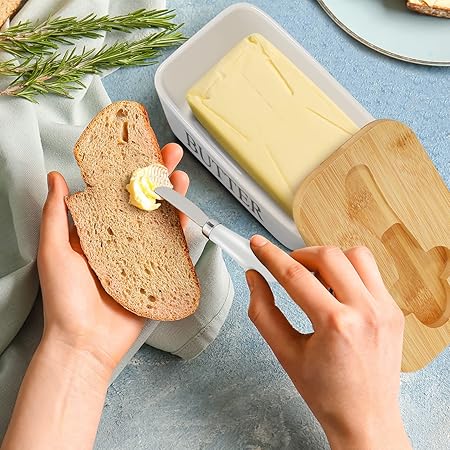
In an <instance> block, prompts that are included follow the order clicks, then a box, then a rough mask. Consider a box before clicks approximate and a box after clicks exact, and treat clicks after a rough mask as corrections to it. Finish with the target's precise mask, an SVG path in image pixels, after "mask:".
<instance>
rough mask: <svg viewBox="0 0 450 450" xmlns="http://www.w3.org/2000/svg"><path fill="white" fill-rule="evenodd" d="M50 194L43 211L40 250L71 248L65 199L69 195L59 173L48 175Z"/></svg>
mask: <svg viewBox="0 0 450 450" xmlns="http://www.w3.org/2000/svg"><path fill="white" fill-rule="evenodd" d="M47 183H48V194H47V200H46V201H45V204H44V209H43V211H42V222H41V232H40V242H39V247H40V249H41V250H42V249H46V248H54V247H55V245H56V246H58V247H59V248H61V247H64V246H69V221H68V217H67V207H66V203H65V201H64V197H66V196H67V195H68V194H69V189H68V187H67V184H66V181H65V180H64V178H63V176H62V175H61V174H60V173H58V172H50V173H49V174H48V175H47Z"/></svg>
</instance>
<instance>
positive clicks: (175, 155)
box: [161, 143, 183, 173]
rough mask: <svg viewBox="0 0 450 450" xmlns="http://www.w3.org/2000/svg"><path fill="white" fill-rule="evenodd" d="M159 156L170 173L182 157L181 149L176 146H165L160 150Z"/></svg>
mask: <svg viewBox="0 0 450 450" xmlns="http://www.w3.org/2000/svg"><path fill="white" fill-rule="evenodd" d="M161 155H162V159H163V162H164V165H165V166H166V167H167V170H168V171H169V173H172V172H173V171H174V170H175V167H177V165H178V164H179V163H180V161H181V158H182V157H183V149H182V148H181V146H180V145H178V144H174V143H172V144H166V145H165V146H164V147H163V148H162V150H161Z"/></svg>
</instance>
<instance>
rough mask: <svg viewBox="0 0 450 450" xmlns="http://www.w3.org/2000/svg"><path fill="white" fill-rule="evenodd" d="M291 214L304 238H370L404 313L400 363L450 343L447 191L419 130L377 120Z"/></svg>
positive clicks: (409, 366)
mask: <svg viewBox="0 0 450 450" xmlns="http://www.w3.org/2000/svg"><path fill="white" fill-rule="evenodd" d="M293 216H294V220H295V223H296V225H297V228H298V230H299V232H300V234H301V235H302V236H303V238H304V240H305V243H306V245H338V246H340V247H342V248H343V249H348V248H351V247H354V246H358V245H365V246H367V247H368V248H370V250H371V251H372V252H373V254H374V256H375V259H376V260H377V263H378V266H379V268H380V272H381V275H382V277H383V280H384V282H385V284H386V286H387V288H388V289H389V291H390V293H391V295H392V296H393V297H394V299H395V301H396V302H397V304H398V305H399V306H400V308H401V309H402V311H403V313H404V315H405V318H406V320H405V334H404V346H403V360H402V370H403V371H414V370H418V369H420V368H422V367H424V366H425V365H426V364H428V363H429V362H430V361H431V360H432V359H433V358H435V357H436V356H437V355H438V354H439V353H440V352H441V351H442V350H444V349H445V347H446V346H447V345H448V344H449V343H450V285H449V281H450V250H449V249H450V195H449V191H448V189H447V187H446V186H445V184H444V182H443V181H442V179H441V178H440V176H439V174H438V172H437V171H436V169H435V167H434V166H433V163H432V162H431V160H430V159H429V157H428V155H427V154H426V152H425V151H424V149H423V147H422V146H421V144H420V142H419V141H418V139H417V137H416V136H415V135H414V133H413V132H412V131H411V130H410V129H409V128H408V127H406V126H405V125H403V124H401V123H399V122H395V121H391V120H378V121H375V122H372V123H370V124H368V125H367V126H365V127H364V128H362V129H361V130H360V131H359V132H358V133H357V134H356V135H355V136H353V137H352V138H351V139H350V140H349V141H348V142H346V143H345V144H344V145H343V146H341V147H340V148H339V149H338V150H337V151H336V152H335V153H333V154H332V155H331V156H330V157H329V158H328V159H326V160H325V161H324V162H323V163H322V164H321V165H320V166H319V167H318V168H317V169H316V170H314V171H313V172H312V173H311V174H310V175H309V176H308V177H306V178H305V179H304V181H303V182H302V183H301V185H300V187H299V189H298V191H297V193H296V196H295V198H294V206H293Z"/></svg>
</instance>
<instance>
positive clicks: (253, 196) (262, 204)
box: [155, 3, 373, 249]
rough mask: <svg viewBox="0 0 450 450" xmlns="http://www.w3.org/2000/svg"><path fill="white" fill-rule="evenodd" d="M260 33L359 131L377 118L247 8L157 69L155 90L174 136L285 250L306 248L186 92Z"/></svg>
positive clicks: (217, 22)
mask: <svg viewBox="0 0 450 450" xmlns="http://www.w3.org/2000/svg"><path fill="white" fill-rule="evenodd" d="M253 33H259V34H261V35H262V36H264V37H265V38H266V39H268V40H269V41H271V42H272V43H273V44H274V45H275V46H276V47H277V48H278V49H279V50H280V51H281V52H283V53H284V55H286V56H287V57H288V58H289V59H290V60H291V61H292V62H293V63H294V64H295V65H296V66H297V67H298V68H299V69H300V70H301V71H302V72H303V73H304V74H305V75H306V76H307V77H309V78H310V79H311V80H312V81H313V82H314V83H315V84H316V85H317V86H318V87H319V88H320V89H321V90H322V91H323V92H324V93H325V94H326V95H327V96H328V97H329V98H330V99H331V100H332V101H333V102H334V103H335V104H336V105H337V106H338V107H339V108H340V109H341V110H342V111H343V112H345V114H346V115H347V116H348V117H349V118H350V119H351V120H352V121H353V122H354V123H355V125H356V126H357V127H358V128H361V127H363V126H364V125H366V124H367V123H368V122H371V121H372V120H373V117H372V116H371V115H370V114H369V113H368V112H367V111H366V110H365V109H364V108H363V107H362V106H361V105H360V104H359V103H358V102H357V101H356V100H355V99H354V98H353V97H352V96H351V95H350V94H349V93H348V92H347V91H346V90H345V89H344V88H343V87H342V86H341V85H340V84H339V83H338V82H337V81H336V80H335V79H334V78H333V77H331V75H330V74H328V72H326V70H325V69H324V68H323V67H322V66H320V64H319V63H317V61H315V60H314V59H313V58H312V57H311V56H310V55H309V54H308V53H307V52H306V51H305V50H304V49H303V48H302V47H301V46H300V45H299V44H298V43H297V42H296V41H295V40H294V39H293V38H292V37H291V36H290V35H289V34H288V33H287V32H286V31H284V30H283V29H282V28H281V27H280V26H279V25H278V24H277V23H276V22H274V21H273V20H272V19H271V18H270V17H269V16H267V15H266V14H265V13H264V12H262V11H261V10H259V9H258V8H256V7H254V6H253V5H250V4H247V3H240V4H235V5H233V6H230V7H228V8H227V9H225V10H224V11H222V12H221V13H220V14H219V15H217V16H216V17H215V18H214V19H213V20H211V21H210V22H209V23H207V24H206V25H205V26H204V27H203V28H202V29H201V30H200V31H199V32H197V33H196V34H195V35H194V36H193V37H192V38H190V39H189V40H188V41H187V42H186V43H185V44H183V45H182V46H181V47H180V48H179V49H178V50H176V51H175V52H174V53H173V54H172V55H171V56H170V57H169V58H167V59H166V60H165V61H164V62H163V63H162V64H161V65H160V67H159V68H158V70H157V72H156V75H155V86H156V90H157V93H158V96H159V98H160V101H161V104H162V107H163V110H164V113H165V115H166V117H167V120H168V123H169V125H170V127H171V129H172V131H173V132H174V134H175V135H176V136H177V137H178V138H179V139H180V140H181V141H182V142H183V143H184V144H185V145H186V147H187V148H188V149H189V150H190V151H191V152H192V154H193V155H194V156H195V157H196V158H197V159H199V161H200V162H202V164H203V165H204V166H205V167H206V168H207V169H208V170H209V171H210V172H211V173H212V174H213V175H214V176H215V177H216V178H217V179H218V180H219V181H220V182H221V183H222V184H223V185H224V186H225V187H226V188H227V189H228V190H229V191H230V192H231V193H232V194H233V195H234V197H235V198H236V199H237V200H238V201H239V202H240V203H241V204H242V205H243V206H244V207H245V208H246V209H247V210H248V211H249V212H250V213H251V214H252V215H253V216H254V217H255V218H256V219H257V220H258V221H259V222H260V223H261V224H262V225H263V226H264V227H265V228H266V229H267V230H268V231H269V232H270V233H271V234H272V235H273V236H274V237H275V238H276V239H277V240H279V241H280V242H281V243H282V244H283V245H285V246H286V247H287V248H290V249H293V248H298V247H302V246H303V245H304V244H303V239H302V237H301V236H300V234H299V232H298V231H297V227H296V225H295V223H294V221H293V219H292V217H291V216H290V215H289V214H288V213H286V212H285V210H283V208H282V207H281V206H280V205H279V204H277V203H276V202H275V201H274V200H273V199H272V197H270V196H269V195H268V194H267V193H266V192H265V191H264V190H263V189H262V188H261V187H260V186H259V185H258V184H257V183H256V182H255V181H254V180H253V179H252V178H251V177H250V176H249V175H248V174H247V173H246V172H245V171H244V170H243V169H242V168H241V167H240V166H239V164H238V163H237V162H236V161H234V160H233V159H232V158H231V157H230V156H229V155H228V154H227V153H226V152H225V151H224V150H223V149H222V147H221V146H220V145H219V144H218V143H217V142H216V141H215V140H214V139H213V138H212V137H211V136H210V135H209V133H208V132H207V131H206V130H205V129H204V128H203V127H202V125H201V124H200V123H199V122H198V121H197V120H196V118H195V117H194V115H193V114H192V112H191V109H190V107H189V105H188V103H187V101H186V99H185V97H186V92H187V91H188V90H189V89H190V88H191V86H192V85H194V83H196V82H197V80H199V79H200V78H201V77H202V76H203V75H204V74H205V73H206V72H207V71H208V70H209V69H210V68H211V67H212V66H214V65H215V64H216V63H217V62H218V61H219V60H220V59H221V58H222V57H223V56H224V55H225V54H226V53H227V52H228V51H229V50H230V49H231V48H232V47H234V46H235V45H236V44H237V43H238V42H239V41H240V40H242V39H243V38H245V37H246V36H248V35H250V34H253Z"/></svg>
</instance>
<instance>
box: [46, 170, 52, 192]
mask: <svg viewBox="0 0 450 450" xmlns="http://www.w3.org/2000/svg"><path fill="white" fill-rule="evenodd" d="M47 187H48V190H49V192H50V191H51V190H52V187H53V177H51V176H50V172H49V173H48V174H47Z"/></svg>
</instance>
